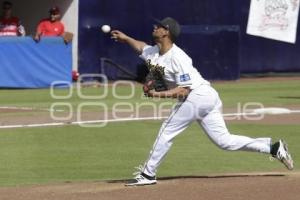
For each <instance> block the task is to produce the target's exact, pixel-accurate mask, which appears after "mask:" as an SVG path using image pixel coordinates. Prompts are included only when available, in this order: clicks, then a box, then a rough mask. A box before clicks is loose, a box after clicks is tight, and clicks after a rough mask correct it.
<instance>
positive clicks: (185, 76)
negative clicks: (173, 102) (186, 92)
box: [179, 74, 191, 82]
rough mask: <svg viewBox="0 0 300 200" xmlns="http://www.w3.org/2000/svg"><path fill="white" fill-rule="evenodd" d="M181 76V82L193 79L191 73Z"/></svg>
mask: <svg viewBox="0 0 300 200" xmlns="http://www.w3.org/2000/svg"><path fill="white" fill-rule="evenodd" d="M179 78H180V82H185V81H189V80H191V78H190V75H189V74H183V75H180V76H179Z"/></svg>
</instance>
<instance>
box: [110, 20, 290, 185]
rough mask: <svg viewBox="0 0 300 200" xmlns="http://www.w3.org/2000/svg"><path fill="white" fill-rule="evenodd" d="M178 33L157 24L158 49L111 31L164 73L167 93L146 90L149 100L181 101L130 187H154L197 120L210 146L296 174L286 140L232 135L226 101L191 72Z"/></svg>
mask: <svg viewBox="0 0 300 200" xmlns="http://www.w3.org/2000/svg"><path fill="white" fill-rule="evenodd" d="M179 34H180V25H179V24H178V22H177V21H176V20H174V19H173V18H170V17H167V18H165V19H163V20H161V21H157V24H156V25H154V29H153V32H152V36H153V39H154V41H155V43H156V45H154V46H150V45H147V44H146V43H144V42H142V41H139V40H135V39H134V38H131V37H129V36H128V35H126V34H124V33H122V32H120V31H118V30H113V31H112V32H111V37H112V39H114V40H116V41H119V42H124V43H127V44H129V45H130V46H131V47H133V49H134V50H135V51H137V52H138V53H139V54H140V57H141V58H142V59H144V60H145V61H146V62H147V63H149V62H150V63H151V65H154V66H161V67H162V68H163V69H164V80H165V82H166V84H167V86H168V89H167V90H165V91H155V90H153V89H149V88H148V89H147V87H145V86H144V87H143V88H144V92H145V93H146V95H147V96H149V97H158V98H177V99H178V103H177V104H176V106H175V107H174V108H173V109H172V111H171V114H170V116H169V117H168V119H166V120H165V121H164V122H163V124H162V126H161V128H160V130H159V133H158V136H157V138H156V141H155V143H154V145H153V148H152V150H151V151H150V155H149V158H148V159H147V160H146V162H145V163H144V165H143V167H142V168H141V169H140V171H139V173H138V174H137V175H136V176H135V177H134V179H133V180H132V181H130V182H129V183H127V184H126V185H127V186H135V185H151V184H156V183H157V181H156V171H157V168H158V166H159V165H160V163H161V162H162V160H163V159H164V157H165V156H166V154H167V152H168V151H169V149H170V148H171V146H172V141H173V139H174V138H175V137H176V136H177V135H178V134H180V133H182V132H183V130H185V129H186V128H187V127H188V126H189V125H190V124H191V123H192V122H193V121H197V122H198V123H199V125H200V126H201V127H202V128H203V130H204V131H205V133H206V134H207V136H208V137H209V138H210V139H211V141H212V142H214V143H215V144H216V145H217V146H219V147H220V148H222V149H224V150H230V151H236V150H243V151H254V152H260V153H266V154H271V155H272V156H273V157H275V158H277V159H278V160H279V161H281V162H282V163H283V164H284V165H285V166H286V167H287V168H288V169H289V170H292V169H293V160H292V157H291V155H290V153H289V152H288V149H287V144H286V143H285V142H284V141H283V140H279V141H278V142H276V143H274V144H272V141H271V138H249V137H246V136H239V135H233V134H230V133H229V131H228V130H227V128H226V125H225V122H224V119H223V116H222V113H221V108H222V102H221V100H220V98H219V95H218V93H217V92H216V90H214V88H212V87H211V85H210V83H209V82H208V81H206V80H205V79H204V78H203V77H202V76H201V75H200V73H199V72H198V71H197V69H196V68H194V67H193V63H192V59H191V58H190V57H189V56H188V55H187V54H186V53H185V52H184V51H183V50H182V49H180V48H179V47H178V46H177V45H176V44H175V43H174V42H175V40H176V38H177V37H178V36H179Z"/></svg>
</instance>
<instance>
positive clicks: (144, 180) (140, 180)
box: [125, 173, 157, 186]
mask: <svg viewBox="0 0 300 200" xmlns="http://www.w3.org/2000/svg"><path fill="white" fill-rule="evenodd" d="M156 183H157V181H156V178H155V176H154V177H151V176H148V175H147V174H144V173H141V174H138V175H137V176H136V177H135V178H134V179H133V180H132V181H129V182H128V183H126V184H125V186H143V185H154V184H156Z"/></svg>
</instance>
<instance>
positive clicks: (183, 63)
mask: <svg viewBox="0 0 300 200" xmlns="http://www.w3.org/2000/svg"><path fill="white" fill-rule="evenodd" d="M140 58H142V59H144V60H145V61H150V63H151V64H152V65H157V64H158V65H159V66H162V67H164V74H165V75H164V79H165V82H166V84H167V86H168V89H172V88H175V87H177V86H178V87H189V88H190V89H192V90H193V89H196V88H198V87H199V86H200V85H203V84H205V85H209V82H208V81H206V80H205V79H203V78H202V76H201V75H200V73H199V72H198V71H197V69H196V68H194V67H193V63H192V59H191V58H190V57H189V56H188V55H187V54H186V53H185V52H184V51H183V50H182V49H180V48H179V47H178V46H177V45H175V44H173V46H172V48H171V49H170V50H169V51H168V52H166V53H165V54H163V55H160V54H159V47H158V46H157V45H155V46H149V45H147V46H145V47H144V49H143V52H142V54H141V55H140Z"/></svg>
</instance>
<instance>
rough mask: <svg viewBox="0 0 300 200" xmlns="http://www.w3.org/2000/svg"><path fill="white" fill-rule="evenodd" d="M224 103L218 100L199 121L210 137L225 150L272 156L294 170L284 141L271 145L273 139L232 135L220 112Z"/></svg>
mask: <svg viewBox="0 0 300 200" xmlns="http://www.w3.org/2000/svg"><path fill="white" fill-rule="evenodd" d="M221 106H222V102H221V100H220V99H218V101H217V103H216V106H215V108H214V109H213V110H212V111H211V112H209V113H208V114H207V115H206V116H205V117H204V118H203V119H201V120H200V119H199V120H197V121H198V123H199V124H200V125H201V126H202V128H203V129H204V131H205V133H206V134H207V135H208V137H209V138H210V139H211V140H212V141H213V142H214V143H215V144H216V145H217V146H219V147H220V148H222V149H225V150H232V151H234V150H243V151H254V152H261V153H267V154H271V155H272V156H273V157H275V158H277V159H278V160H279V161H281V162H282V163H283V164H284V165H285V166H286V167H287V168H288V169H289V170H292V169H293V159H292V156H291V155H290V153H289V152H288V148H287V144H286V143H285V142H284V141H283V140H279V141H278V142H277V143H275V144H273V145H272V143H271V138H250V137H247V136H241V135H233V134H230V133H229V131H228V129H227V127H226V124H225V121H224V119H223V116H222V114H221V112H220V108H221Z"/></svg>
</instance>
